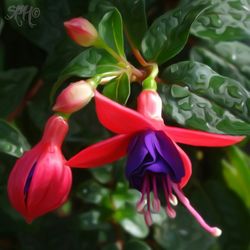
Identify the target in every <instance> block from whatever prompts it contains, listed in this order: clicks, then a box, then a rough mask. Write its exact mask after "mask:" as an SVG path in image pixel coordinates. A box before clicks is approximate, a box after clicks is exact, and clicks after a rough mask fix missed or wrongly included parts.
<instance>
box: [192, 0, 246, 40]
mask: <svg viewBox="0 0 250 250" xmlns="http://www.w3.org/2000/svg"><path fill="white" fill-rule="evenodd" d="M210 2H211V1H210ZM214 3H215V4H213V5H212V7H211V8H209V9H207V10H206V11H205V12H204V13H203V14H202V15H201V16H200V17H199V18H198V19H197V21H196V22H195V23H194V25H193V26H192V33H193V34H194V35H195V36H198V37H201V38H204V39H209V40H213V41H214V40H216V41H226V40H237V39H245V38H246V39H247V38H249V36H250V15H249V11H250V2H249V0H242V1H238V0H231V1H228V0H216V1H214Z"/></svg>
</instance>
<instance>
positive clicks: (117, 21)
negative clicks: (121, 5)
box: [98, 9, 125, 56]
mask: <svg viewBox="0 0 250 250" xmlns="http://www.w3.org/2000/svg"><path fill="white" fill-rule="evenodd" d="M98 31H99V35H100V37H101V38H102V39H103V40H104V41H105V42H106V44H107V45H108V46H109V47H110V48H112V49H113V50H114V51H115V52H117V53H118V55H120V56H124V55H125V54H124V44H123V43H124V42H123V24H122V17H121V14H120V13H119V11H118V10H117V9H113V10H112V11H110V12H108V13H106V14H105V15H104V17H103V18H102V20H101V22H100V23H99V26H98Z"/></svg>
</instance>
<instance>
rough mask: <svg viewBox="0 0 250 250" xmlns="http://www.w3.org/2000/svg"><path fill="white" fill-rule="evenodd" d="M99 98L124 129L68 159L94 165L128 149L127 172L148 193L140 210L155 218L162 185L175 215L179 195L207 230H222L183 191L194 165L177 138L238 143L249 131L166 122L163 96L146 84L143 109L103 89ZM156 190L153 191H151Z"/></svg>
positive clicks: (114, 125)
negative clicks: (126, 104)
mask: <svg viewBox="0 0 250 250" xmlns="http://www.w3.org/2000/svg"><path fill="white" fill-rule="evenodd" d="M95 101H96V112H97V115H98V118H99V120H100V122H101V123H102V124H103V126H105V127H106V128H107V129H109V130H111V131H112V132H114V133H116V134H119V135H116V136H114V137H112V138H110V139H107V140H105V141H101V142H99V143H97V144H94V145H92V146H90V147H88V148H86V149H84V150H82V151H81V152H79V153H78V154H77V155H75V156H74V157H72V158H71V159H70V160H69V161H68V162H67V164H68V165H69V166H71V167H80V168H92V167H97V166H100V165H104V164H107V163H111V162H113V161H115V160H118V159H119V158H121V157H123V156H124V155H126V154H128V160H127V165H126V176H127V178H128V180H129V182H130V184H131V185H132V187H134V188H136V189H138V190H139V191H140V192H141V194H142V195H141V199H140V201H139V202H138V204H137V210H138V211H139V212H143V213H144V217H145V221H146V223H147V224H148V225H151V224H152V218H151V211H152V212H159V210H160V205H161V203H160V199H159V196H158V190H159V189H162V190H163V191H164V194H165V203H166V213H167V215H168V216H169V217H172V218H173V217H175V211H174V209H173V207H172V206H171V204H172V205H176V204H177V198H178V199H179V201H180V202H181V203H182V204H183V205H184V206H185V207H186V208H187V209H188V210H189V212H190V213H191V214H192V215H193V216H194V217H195V218H196V220H197V221H198V222H199V223H200V225H201V226H202V227H203V228H204V229H205V230H207V231H208V232H210V233H211V234H212V235H214V236H219V235H220V234H221V230H220V229H218V228H216V227H210V226H209V225H208V224H207V223H206V222H205V221H204V220H203V218H202V217H201V216H200V215H199V213H198V212H197V211H196V210H195V209H194V208H193V207H192V206H191V204H190V202H189V200H188V199H187V198H186V197H185V195H184V194H183V192H182V188H183V187H184V186H185V185H186V184H187V182H188V180H189V178H190V176H191V172H192V169H191V162H190V160H189V158H188V156H187V155H186V154H185V152H184V151H183V150H182V149H181V148H180V147H179V146H178V145H177V144H176V143H183V144H188V145H192V146H209V147H211V146H212V147H222V146H228V145H232V144H235V143H237V142H239V141H241V140H242V139H243V138H244V137H242V136H228V135H219V134H213V133H206V132H200V131H196V130H189V129H183V128H177V127H170V126H166V125H165V124H164V122H163V119H162V117H161V112H162V101H161V98H160V97H159V95H158V94H157V92H155V91H152V90H144V91H142V93H141V94H140V95H139V97H138V107H137V109H138V112H136V111H134V110H131V109H129V108H126V107H124V106H122V105H120V104H118V103H116V102H113V101H111V100H110V99H108V98H106V97H104V96H103V95H101V94H99V93H98V92H97V91H96V93H95ZM151 191H152V192H153V196H150V192H151ZM174 193H175V195H174ZM176 196H177V197H176ZM151 197H153V198H152V202H151V200H150V199H151Z"/></svg>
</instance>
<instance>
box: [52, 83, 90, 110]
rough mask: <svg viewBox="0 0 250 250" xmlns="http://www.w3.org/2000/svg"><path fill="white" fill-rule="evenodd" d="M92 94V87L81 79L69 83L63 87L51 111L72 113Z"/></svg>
mask: <svg viewBox="0 0 250 250" xmlns="http://www.w3.org/2000/svg"><path fill="white" fill-rule="evenodd" d="M93 96H94V91H93V87H92V86H91V84H90V83H88V82H85V81H83V80H81V81H78V82H74V83H71V84H70V85H69V86H68V87H67V88H65V89H64V90H63V91H62V92H61V93H60V95H59V96H58V97H57V99H56V104H55V105H54V107H53V111H56V112H63V113H73V112H76V111H78V110H80V109H81V108H83V107H84V106H86V105H87V104H88V103H89V101H90V100H91V99H92V97H93Z"/></svg>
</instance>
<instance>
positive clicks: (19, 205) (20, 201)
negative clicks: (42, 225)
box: [8, 115, 72, 222]
mask: <svg viewBox="0 0 250 250" xmlns="http://www.w3.org/2000/svg"><path fill="white" fill-rule="evenodd" d="M67 131H68V124H67V122H66V121H65V120H64V119H63V118H62V117H60V116H57V115H54V116H52V117H51V118H50V119H49V120H48V121H47V124H46V126H45V130H44V134H43V137H42V139H41V141H40V142H39V143H38V144H37V145H36V146H35V147H34V148H32V149H31V150H30V151H28V152H26V153H25V154H24V155H23V156H22V157H21V158H20V159H18V160H17V162H16V164H15V166H14V168H13V169H12V171H11V174H10V176H9V180H8V195H9V199H10V202H11V204H12V206H13V207H14V208H15V209H16V210H17V211H18V212H19V213H21V214H22V215H23V216H24V217H25V219H26V221H27V222H31V221H32V220H33V219H35V218H36V217H39V216H41V215H43V214H45V213H47V212H49V211H51V210H54V209H56V208H58V207H59V206H61V205H62V204H63V203H64V202H65V201H66V199H67V197H68V194H69V191H70V188H71V183H72V176H71V169H70V168H69V167H68V166H67V165H66V160H65V158H64V157H63V155H62V152H61V145H62V142H63V140H64V138H65V135H66V133H67Z"/></svg>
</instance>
